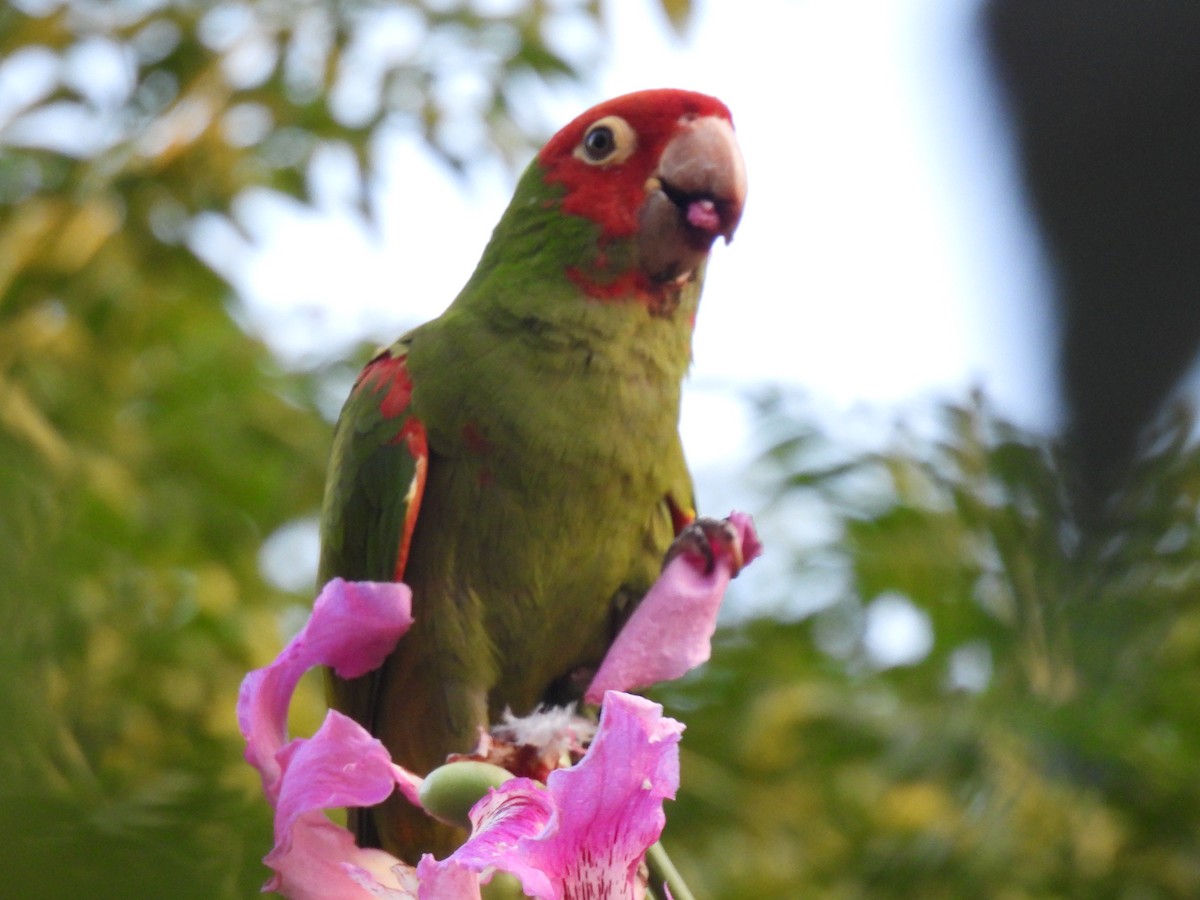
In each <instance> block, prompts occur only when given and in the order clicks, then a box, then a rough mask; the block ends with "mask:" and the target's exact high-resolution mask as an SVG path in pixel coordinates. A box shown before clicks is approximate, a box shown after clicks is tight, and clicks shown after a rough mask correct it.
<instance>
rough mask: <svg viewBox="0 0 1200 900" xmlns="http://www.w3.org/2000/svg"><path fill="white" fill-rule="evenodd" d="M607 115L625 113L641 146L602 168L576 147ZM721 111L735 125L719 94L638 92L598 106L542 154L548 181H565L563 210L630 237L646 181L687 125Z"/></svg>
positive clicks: (609, 232) (608, 232) (613, 235)
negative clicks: (584, 158) (592, 163)
mask: <svg viewBox="0 0 1200 900" xmlns="http://www.w3.org/2000/svg"><path fill="white" fill-rule="evenodd" d="M606 116H620V117H621V118H622V119H624V120H625V121H626V122H627V123H629V125H630V127H631V128H632V129H633V132H634V134H635V135H636V140H637V145H636V148H635V149H634V151H633V153H632V155H631V156H629V158H628V159H625V160H624V161H622V162H620V163H615V164H611V165H606V166H603V167H598V166H595V165H589V164H588V163H587V162H585V161H584V160H582V159H580V158H578V156H577V154H576V148H578V147H579V146H580V144H581V142H582V141H583V138H584V135H585V134H587V132H588V129H589V127H590V126H591V125H592V124H594V123H595V122H597V121H598V120H599V119H602V118H604V117H606ZM705 116H715V117H717V118H721V119H724V120H725V121H727V122H730V124H732V121H733V120H732V117H731V116H730V114H729V109H728V108H727V107H726V106H725V104H724V103H722V102H721V101H720V100H718V99H717V98H716V97H710V96H708V95H707V94H697V93H695V92H693V91H680V90H673V89H659V90H649V91H638V92H636V93H633V94H625V95H623V96H621V97H615V98H613V99H612V100H607V101H605V102H604V103H601V104H599V105H597V106H593V107H592V108H591V109H589V110H588V111H587V112H585V113H583V114H582V115H580V116H579V117H578V118H576V119H574V120H573V121H572V122H570V123H569V124H568V125H566V126H565V127H564V128H563V129H562V130H560V131H559V132H558V134H556V135H555V136H554V137H553V138H551V139H550V141H549V143H547V144H546V146H545V147H543V148H542V151H541V153H539V154H538V161H539V162H540V163H541V165H542V167H543V168H544V169H545V171H546V180H547V181H548V182H549V183H551V184H562V185H563V186H564V187H565V188H566V190H567V194H566V196H565V197H564V198H563V202H562V209H563V211H564V212H567V213H571V214H573V215H578V216H583V217H585V218H588V219H591V220H592V221H593V222H596V223H597V224H598V225H600V226H601V228H602V229H603V231H604V235H605V236H606V237H608V238H622V237H629V236H630V235H632V234H634V233H635V232H636V231H637V229H638V211H639V208H640V207H641V204H642V200H643V198H644V196H645V189H646V182H647V180H648V179H649V178H650V177H651V176H652V175H653V174H654V171H655V168H656V167H657V165H658V163H659V158H660V157H661V156H662V153H663V150H664V148H665V147H666V145H667V144H668V142H669V141H670V140H671V138H672V137H674V136H675V135H676V134H678V133H679V132H680V130H681V124H683V123H685V122H687V121H689V120H691V119H696V118H701V117H705Z"/></svg>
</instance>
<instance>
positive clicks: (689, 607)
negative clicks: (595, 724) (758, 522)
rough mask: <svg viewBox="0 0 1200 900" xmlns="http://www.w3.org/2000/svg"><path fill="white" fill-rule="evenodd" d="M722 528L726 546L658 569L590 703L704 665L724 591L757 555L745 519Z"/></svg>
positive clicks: (735, 518) (733, 517)
mask: <svg viewBox="0 0 1200 900" xmlns="http://www.w3.org/2000/svg"><path fill="white" fill-rule="evenodd" d="M709 521H711V520H709ZM724 524H725V525H726V530H727V531H728V538H729V543H728V544H722V543H720V542H711V543H710V544H709V548H708V549H709V552H711V554H712V556H711V558H710V557H707V556H704V555H699V554H695V553H689V552H683V553H680V554H679V555H678V556H676V557H675V558H674V559H673V560H671V562H670V563H668V564H667V567H666V568H665V569H663V572H662V574H661V575H660V576H659V577H658V581H656V582H655V583H654V586H653V587H652V588H650V590H649V591H648V592H647V593H646V596H645V597H643V598H642V602H641V603H640V604H638V607H637V609H635V610H634V612H633V615H632V616H630V617H629V621H628V622H626V623H625V627H624V628H622V629H621V633H620V634H618V635H617V639H616V640H615V641H614V642H613V645H612V647H610V648H609V650H608V654H607V655H606V656H605V657H604V662H603V663H601V665H600V669H599V671H597V672H596V677H595V678H594V679H592V683H591V685H590V686H589V687H588V689H587V694H586V695H585V697H584V699H586V700H587V701H588V702H589V703H599V702H600V700H601V698H602V697H603V696H604V693H605V691H610V690H616V691H635V690H637V689H638V688H643V687H648V686H650V685H652V684H658V682H660V681H670V680H672V679H674V678H679V677H680V676H681V675H684V674H685V673H687V672H689V671H691V670H692V669H694V668H696V666H698V665H700V664H701V663H704V662H707V661H708V658H709V656H710V655H711V654H712V636H713V631H714V630H715V629H716V627H717V611H718V610H719V609H720V607H721V600H722V599H724V597H725V588H726V587H728V586H729V580H730V579H731V578H732V577H733V576H734V575H736V574H737V573H738V570H739V569H741V568H742V566H744V565H746V564H748V563H749V562H750V561H751V560H753V559H754V558H755V557H757V556H758V555H759V554H760V553H762V545H761V544H760V543H759V541H758V535H757V534H756V533H755V531H754V523H753V522H751V520H750V517H749V516H748V515H746V514H745V513H739V512H733V513H730V514H729V518H728V519H726V520H725V523H724ZM710 563H711V566H710Z"/></svg>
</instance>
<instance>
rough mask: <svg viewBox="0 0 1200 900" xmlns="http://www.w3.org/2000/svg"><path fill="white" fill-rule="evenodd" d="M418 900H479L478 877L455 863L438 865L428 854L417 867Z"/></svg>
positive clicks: (467, 868)
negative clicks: (418, 882)
mask: <svg viewBox="0 0 1200 900" xmlns="http://www.w3.org/2000/svg"><path fill="white" fill-rule="evenodd" d="M417 877H418V879H419V880H420V882H421V888H420V893H419V894H418V896H419V898H420V900H480V897H479V876H478V875H477V874H475V870H474V869H471V868H469V867H467V866H464V865H460V864H459V863H455V862H449V861H447V862H444V863H439V862H438V861H437V860H435V859H434V858H433V857H432V856H430V855H429V854H428V853H426V854H425V856H423V857H422V858H421V862H420V863H419V864H418V865H417Z"/></svg>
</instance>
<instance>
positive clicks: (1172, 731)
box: [659, 398, 1200, 898]
mask: <svg viewBox="0 0 1200 900" xmlns="http://www.w3.org/2000/svg"><path fill="white" fill-rule="evenodd" d="M766 415H767V419H768V422H767V424H768V425H774V426H775V427H776V428H779V427H780V425H781V421H780V420H781V419H782V424H783V427H789V426H788V424H787V423H788V421H789V418H788V416H786V415H782V414H781V413H780V407H779V406H774V407H772V408H771V409H770V410H769V411H768V413H767V414H766ZM771 420H773V421H771ZM790 427H791V428H792V429H793V431H794V432H795V433H794V434H792V435H791V436H790V437H789V438H788V439H786V440H783V441H781V442H780V444H779V446H778V447H777V448H776V449H775V450H774V451H773V452H772V453H771V454H770V455H769V456H768V457H767V459H766V460H765V461H764V465H765V466H767V467H769V468H772V469H774V471H775V472H776V475H775V480H776V482H777V483H778V484H779V486H780V487H779V499H780V501H781V502H780V505H779V509H780V510H786V509H787V508H788V507H787V503H786V502H785V501H787V500H788V499H789V498H792V497H793V495H794V494H795V493H797V492H808V493H813V494H816V495H817V496H818V498H819V502H820V503H821V504H823V505H825V506H826V507H828V508H830V509H832V511H833V513H834V515H835V518H836V519H837V521H838V522H839V523H840V528H839V530H838V532H837V533H836V534H835V536H834V537H833V539H832V540H831V542H830V544H829V545H828V546H823V547H811V546H809V547H793V548H789V547H786V546H775V545H770V546H768V548H767V550H768V552H769V553H789V552H791V553H792V554H794V556H793V566H794V569H795V571H796V572H797V573H803V572H804V571H805V570H806V569H808V568H810V567H811V566H812V565H813V560H814V558H819V559H820V560H821V564H822V565H828V564H829V561H830V559H831V558H832V559H836V560H837V563H838V565H840V566H841V568H842V570H843V571H844V572H845V573H846V574H847V575H848V577H847V579H846V585H847V587H846V590H845V591H844V592H843V593H842V594H841V595H840V596H838V597H837V598H836V600H835V601H834V602H833V603H832V604H831V605H829V606H827V607H826V608H824V609H822V610H821V611H819V612H817V613H816V614H814V615H812V616H810V617H808V618H806V619H803V620H801V621H792V622H777V621H769V620H762V621H755V622H750V623H748V624H745V625H742V626H740V627H737V628H732V629H729V630H727V631H725V632H724V633H723V634H721V636H720V643H719V646H718V648H717V650H716V652H715V653H714V659H713V662H712V663H711V664H710V666H709V667H708V668H707V669H706V670H705V671H704V672H703V673H701V674H699V676H698V677H694V678H692V679H690V680H688V681H686V682H683V683H681V684H679V685H676V686H671V687H667V688H664V689H662V690H660V692H659V693H660V695H661V699H663V700H664V702H665V703H666V704H667V706H668V709H675V710H678V711H679V712H680V714H681V716H682V717H683V718H684V719H685V721H686V722H687V724H688V732H687V735H686V739H685V741H684V748H685V749H684V757H683V787H682V790H681V796H680V800H679V802H678V803H677V804H676V806H675V807H674V808H673V809H672V810H671V812H670V817H669V824H668V831H667V844H668V847H669V848H671V849H672V852H673V855H674V856H675V858H676V862H677V863H678V864H679V865H680V868H681V869H682V870H683V871H684V873H685V875H687V876H688V878H689V882H690V883H691V884H692V887H693V888H694V889H695V890H696V891H697V893H698V895H700V896H710V897H762V896H786V897H806V896H816V897H826V896H833V897H888V896H894V897H913V896H923V897H924V896H933V897H962V896H972V895H982V896H996V897H1012V898H1017V897H1052V896H1053V897H1059V896H1072V897H1190V896H1196V895H1197V894H1198V893H1200V843H1198V839H1200V796H1198V790H1200V785H1198V783H1197V779H1196V761H1197V760H1200V744H1198V740H1200V709H1198V707H1197V705H1196V702H1195V698H1196V696H1197V692H1196V681H1197V678H1200V640H1198V639H1197V636H1198V635H1200V602H1198V599H1200V562H1198V561H1200V532H1198V530H1197V528H1196V509H1197V508H1198V507H1200V481H1198V478H1200V449H1197V448H1196V446H1195V445H1194V444H1193V443H1190V442H1189V440H1188V437H1189V435H1191V434H1192V433H1193V427H1194V426H1193V422H1192V421H1191V418H1190V416H1189V415H1187V414H1186V413H1185V412H1184V411H1178V412H1177V413H1176V414H1175V415H1174V417H1173V418H1171V419H1170V420H1169V421H1168V422H1167V423H1166V424H1165V425H1164V430H1163V435H1162V437H1161V440H1160V441H1159V442H1158V446H1157V448H1156V449H1155V450H1154V451H1153V452H1152V453H1151V454H1149V455H1148V456H1147V458H1146V459H1145V461H1144V463H1143V465H1142V467H1141V469H1140V470H1139V472H1138V473H1137V475H1136V477H1135V479H1134V481H1133V483H1132V485H1131V487H1130V489H1129V490H1128V491H1127V492H1126V493H1125V494H1124V495H1123V496H1122V497H1120V498H1117V500H1115V501H1114V503H1115V504H1116V505H1117V506H1118V507H1120V508H1121V509H1122V511H1123V524H1122V526H1121V527H1120V529H1119V531H1118V532H1117V533H1115V534H1113V535H1111V536H1108V537H1106V538H1105V539H1103V540H1096V541H1092V540H1084V539H1082V538H1081V536H1080V535H1079V534H1078V533H1077V532H1076V530H1075V529H1074V527H1073V525H1072V522H1071V517H1070V515H1069V513H1068V510H1067V507H1066V504H1065V502H1064V485H1063V480H1062V475H1061V469H1060V466H1059V465H1058V463H1057V461H1056V459H1055V456H1054V454H1053V452H1052V450H1051V449H1050V448H1049V447H1047V446H1046V445H1045V443H1044V442H1043V441H1042V440H1039V439H1037V438H1035V437H1033V436H1031V435H1028V434H1023V433H1021V432H1020V431H1018V430H1017V429H1015V428H1012V427H1011V426H1008V425H1006V424H1004V423H1003V422H1000V421H997V420H996V419H995V418H994V417H993V416H991V415H990V414H989V413H988V412H987V411H986V409H985V408H984V406H983V405H982V403H981V401H980V400H979V399H978V398H975V399H974V400H973V401H972V402H971V403H970V404H968V405H966V406H963V407H952V408H948V409H946V410H945V421H944V427H943V429H942V433H943V436H942V437H941V438H939V439H937V440H934V439H920V438H916V437H913V436H911V435H910V436H905V437H903V438H902V439H900V440H898V441H897V442H896V445H895V446H894V447H892V448H890V449H889V450H888V451H887V452H886V453H875V454H863V455H860V456H854V455H848V454H847V453H846V451H844V450H843V451H841V458H840V459H839V460H838V461H837V462H836V463H834V464H830V462H829V459H830V455H831V453H832V454H835V455H836V454H837V452H838V451H837V448H831V447H830V446H828V445H827V443H826V442H824V441H823V439H822V438H821V437H820V436H819V435H818V434H817V433H816V432H814V431H813V430H812V429H811V428H802V427H801V426H800V425H798V424H796V423H795V422H792V424H791V425H790ZM771 514H772V513H771V511H770V510H767V511H765V512H764V514H763V518H764V519H769V518H770V516H771ZM794 583H802V582H801V581H800V580H799V574H798V578H797V581H796V582H794ZM788 590H789V587H788V586H787V584H786V583H785V584H783V585H780V587H779V594H780V599H781V602H782V601H785V600H787V599H788V598H787V597H786V594H787V592H788ZM881 595H883V596H884V597H891V598H892V600H893V601H895V600H897V598H899V599H900V601H901V602H903V603H907V604H911V608H912V609H914V610H919V614H920V615H922V616H923V617H924V618H925V620H926V621H927V623H928V625H929V628H930V631H931V635H932V641H931V643H930V645H929V649H928V652H925V653H923V654H921V655H920V657H919V659H916V660H914V661H910V662H909V663H908V664H904V665H892V666H889V665H886V664H885V662H884V661H883V660H881V659H880V658H879V654H878V653H877V652H873V650H872V643H871V640H870V630H871V628H870V623H871V618H872V615H873V614H874V612H875V611H876V609H877V607H876V604H877V603H878V602H879V598H880V596H881Z"/></svg>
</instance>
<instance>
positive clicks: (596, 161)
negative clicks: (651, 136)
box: [575, 116, 637, 166]
mask: <svg viewBox="0 0 1200 900" xmlns="http://www.w3.org/2000/svg"><path fill="white" fill-rule="evenodd" d="M636 146H637V135H636V134H634V131H633V128H632V127H630V125H629V123H628V122H626V121H625V120H624V119H622V118H621V117H620V116H605V117H604V118H603V119H597V120H596V121H595V122H593V123H592V124H591V125H589V126H588V129H587V131H585V132H584V133H583V140H582V141H580V142H579V146H578V147H576V148H575V156H576V158H578V159H581V160H583V161H584V162H585V163H588V164H589V165H593V166H606V165H612V164H613V163H620V162H624V161H625V160H627V159H629V157H630V155H631V154H632V153H633V151H634V148H635V147H636Z"/></svg>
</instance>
